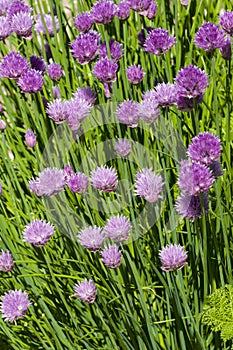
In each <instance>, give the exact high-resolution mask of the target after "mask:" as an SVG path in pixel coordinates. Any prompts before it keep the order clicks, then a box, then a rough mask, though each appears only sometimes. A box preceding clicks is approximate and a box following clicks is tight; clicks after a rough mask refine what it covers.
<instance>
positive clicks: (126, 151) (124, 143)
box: [115, 139, 131, 158]
mask: <svg viewBox="0 0 233 350" xmlns="http://www.w3.org/2000/svg"><path fill="white" fill-rule="evenodd" d="M115 151H116V152H117V153H118V154H119V155H120V156H121V157H123V158H127V157H128V156H129V155H130V152H131V143H130V141H129V140H123V139H122V140H118V141H117V144H116V146H115Z"/></svg>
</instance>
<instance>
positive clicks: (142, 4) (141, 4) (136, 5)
mask: <svg viewBox="0 0 233 350" xmlns="http://www.w3.org/2000/svg"><path fill="white" fill-rule="evenodd" d="M128 3H129V5H130V7H131V9H132V10H134V11H136V12H138V13H139V14H144V12H145V11H146V10H147V9H148V8H149V6H150V4H151V0H128Z"/></svg>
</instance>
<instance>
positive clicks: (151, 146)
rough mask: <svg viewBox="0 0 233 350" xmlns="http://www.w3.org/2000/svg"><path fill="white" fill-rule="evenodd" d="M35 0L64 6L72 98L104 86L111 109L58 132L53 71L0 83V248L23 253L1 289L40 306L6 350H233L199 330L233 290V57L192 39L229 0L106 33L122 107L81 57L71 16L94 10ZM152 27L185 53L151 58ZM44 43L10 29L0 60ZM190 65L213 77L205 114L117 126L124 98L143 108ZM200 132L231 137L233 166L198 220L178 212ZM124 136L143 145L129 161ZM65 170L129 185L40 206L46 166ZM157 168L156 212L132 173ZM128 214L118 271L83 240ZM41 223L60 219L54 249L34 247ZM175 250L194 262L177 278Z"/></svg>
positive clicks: (0, 337)
mask: <svg viewBox="0 0 233 350" xmlns="http://www.w3.org/2000/svg"><path fill="white" fill-rule="evenodd" d="M30 5H31V6H32V7H33V9H34V15H36V14H38V13H42V14H43V13H48V12H52V10H53V9H54V8H56V12H57V15H58V18H59V23H60V27H61V29H60V31H59V32H58V33H57V34H56V35H55V37H54V38H49V37H47V41H48V42H49V44H50V47H51V51H52V55H53V59H54V61H55V62H57V63H60V64H61V65H62V66H63V69H64V72H65V75H64V77H63V78H62V79H61V81H60V82H59V84H58V85H59V88H60V90H61V96H62V98H70V97H71V95H72V92H74V91H75V90H76V89H77V87H79V86H86V85H89V86H91V87H93V88H95V90H96V92H97V105H100V106H95V108H93V110H92V113H91V115H90V116H89V117H88V118H87V119H86V120H85V122H84V123H83V125H82V129H81V131H80V132H79V134H78V135H76V136H75V137H74V135H73V136H72V133H71V132H70V130H68V128H66V126H65V125H64V126H63V125H62V126H59V127H58V126H56V125H55V124H54V123H53V122H52V121H51V120H50V119H49V118H48V117H47V116H46V113H45V109H44V106H43V102H42V96H44V97H45V98H46V99H47V100H48V101H52V100H53V93H52V83H51V81H50V80H49V79H48V77H47V78H45V85H44V87H43V92H42V93H38V94H37V95H23V94H21V93H20V91H19V89H18V88H17V86H16V84H15V82H14V81H10V80H8V79H2V80H1V83H0V94H1V103H2V105H3V106H4V115H3V116H2V118H3V119H4V120H6V121H7V128H6V130H5V131H3V132H1V134H0V138H1V140H0V158H1V160H0V179H1V183H2V186H3V194H2V196H1V198H0V207H1V213H0V219H1V220H0V222H1V225H0V235H1V241H0V248H1V249H4V250H9V251H10V252H11V253H12V255H13V257H14V260H15V267H14V269H13V271H12V272H10V273H3V272H2V273H1V274H0V279H1V283H0V295H3V294H4V293H5V292H7V291H9V290H10V289H20V288H22V289H23V290H26V291H27V292H28V294H29V298H30V300H31V301H32V303H33V304H32V306H30V308H29V310H28V312H27V315H26V316H25V318H23V319H21V320H18V321H17V324H10V323H6V322H4V321H3V320H2V319H0V349H1V350H7V349H9V350H12V349H15V350H19V349H22V350H28V349H30V350H31V349H32V350H34V349H36V350H39V349H45V350H53V349H56V350H66V349H69V350H74V349H75V350H76V349H77V350H78V349H98V350H100V349H106V350H110V349H123V350H135V349H138V350H144V349H152V350H157V349H158V350H160V349H169V350H170V349H171V350H180V349H181V350H187V349H211V350H216V349H230V348H231V345H232V342H231V341H228V342H224V341H223V340H221V338H220V335H219V333H212V332H211V330H210V329H209V328H207V327H205V326H203V325H202V324H201V318H200V312H202V310H203V305H204V302H205V300H206V297H207V295H209V294H211V293H212V292H214V291H215V290H216V289H217V288H220V287H223V286H225V284H232V264H233V254H232V250H233V246H232V215H233V210H232V189H233V188H232V176H233V173H232V155H231V152H232V139H233V124H232V120H233V119H232V93H233V86H232V63H233V61H229V62H226V61H225V60H224V59H223V58H221V56H220V54H219V52H218V51H216V52H214V54H213V55H212V56H211V55H210V54H207V53H205V52H204V51H203V50H201V49H199V48H197V47H196V46H195V45H194V44H193V38H194V35H195V32H196V31H197V30H198V28H199V26H200V25H201V24H202V23H203V22H206V21H213V22H214V23H218V15H219V14H220V11H221V10H222V9H225V10H226V9H232V4H231V1H230V0H229V1H227V0H224V1H222V0H219V1H202V0H200V1H195V0H191V1H190V5H189V6H188V7H187V8H186V7H184V6H182V5H181V4H180V2H179V1H176V0H175V1H170V2H169V1H167V0H158V14H157V15H156V17H155V19H154V20H152V21H150V20H148V19H146V18H144V17H142V16H139V15H137V14H135V13H133V12H132V13H131V16H130V18H129V19H128V20H127V21H125V22H121V21H119V20H118V19H117V18H115V19H114V20H113V22H112V23H111V24H109V25H106V26H101V25H97V26H95V29H97V30H98V31H99V32H100V33H101V35H102V38H103V40H104V39H106V40H108V39H109V38H111V37H114V38H115V39H116V40H117V41H119V42H120V43H122V44H123V46H124V57H123V59H122V60H121V61H120V69H119V72H118V79H117V81H116V82H115V83H113V94H112V99H111V100H110V101H107V100H106V98H105V96H104V91H103V86H102V85H101V84H100V83H99V82H98V81H96V79H95V78H94V77H93V75H92V74H91V69H92V66H93V63H92V64H89V65H85V66H81V65H78V64H77V62H76V61H75V60H74V59H73V58H72V56H71V53H70V50H69V43H70V42H71V41H72V40H74V38H75V36H76V35H77V34H78V32H77V31H76V30H75V28H74V24H73V20H72V18H73V17H75V16H76V14H77V13H78V11H83V10H88V9H90V7H91V5H92V2H91V1H89V2H86V1H85V2H84V1H68V2H66V3H64V2H63V1H56V2H53V1H52V0H51V1H50V0H49V1H38V2H35V1H32V0H31V1H30ZM145 26H152V27H163V28H166V29H168V30H169V32H170V33H171V34H173V35H175V36H176V45H175V46H174V47H173V48H172V49H171V51H169V52H168V53H167V54H166V55H165V56H164V57H155V56H153V55H150V54H147V53H144V52H143V51H142V50H141V48H140V46H139V43H138V40H137V34H138V33H139V32H140V30H141V28H143V27H145ZM41 40H43V41H44V39H43V38H42V36H41V38H39V37H38V36H37V35H34V36H33V38H32V40H25V39H19V38H17V37H16V36H14V35H12V36H11V37H10V39H9V40H8V39H7V40H6V42H5V43H4V42H0V51H1V56H4V55H6V53H7V52H9V51H10V50H19V51H20V52H21V53H22V54H23V55H25V56H27V57H28V58H29V57H30V56H31V55H32V54H37V55H39V53H40V41H41ZM42 51H43V52H42V54H43V55H45V50H44V49H43V50H42ZM44 57H45V56H44ZM139 63H140V64H141V65H142V67H143V69H144V70H145V72H146V73H147V74H146V76H145V78H144V79H143V82H142V84H141V85H140V86H139V87H133V86H130V85H129V83H128V81H127V79H126V74H125V69H126V67H127V66H129V65H131V64H139ZM190 63H193V64H195V65H197V66H199V67H200V68H201V69H204V70H205V71H206V73H207V74H208V75H209V81H210V85H209V87H208V88H207V92H206V94H205V98H204V102H203V103H202V104H201V105H199V106H198V107H197V108H196V110H195V111H192V112H190V113H181V112H179V111H177V110H176V109H175V108H173V109H172V110H171V111H161V115H160V117H159V120H158V121H157V122H156V123H155V124H154V125H152V126H148V125H145V124H144V123H141V124H140V125H139V127H138V128H136V129H133V130H132V129H128V128H126V127H125V126H123V125H119V124H118V123H116V118H115V116H114V110H115V108H116V105H117V102H121V101H123V100H124V99H128V98H133V99H135V100H136V101H140V100H141V95H142V93H143V92H145V91H146V90H148V89H152V88H153V86H154V84H155V83H156V82H157V81H159V80H161V79H162V80H164V81H169V82H173V79H174V78H175V76H176V74H177V72H178V70H179V69H180V68H182V67H183V66H185V65H188V64H190ZM28 128H31V129H32V130H33V131H34V132H35V133H36V135H37V140H38V142H37V145H36V147H35V148H34V149H29V148H27V147H26V146H25V142H24V133H25V131H26V130H27V129H28ZM199 131H202V132H203V131H209V132H213V133H214V134H216V135H217V136H219V138H220V139H221V140H222V147H223V152H222V158H221V162H222V164H223V168H224V169H225V172H224V175H223V176H222V177H220V178H219V179H218V180H217V181H216V182H215V184H214V187H213V189H212V190H211V192H210V210H209V213H208V214H206V215H205V216H203V217H202V218H201V219H198V220H196V221H195V222H194V223H190V222H189V221H188V220H182V219H180V218H178V217H177V215H176V214H175V212H174V203H175V199H176V198H177V195H178V188H177V185H176V181H177V174H178V165H179V160H181V159H182V158H183V157H185V149H186V147H187V145H188V144H189V143H190V141H191V138H192V137H193V136H194V135H196V134H197V133H198V132H199ZM122 136H124V137H127V138H129V139H130V140H132V145H133V151H132V155H131V156H130V158H129V160H123V159H121V158H117V157H116V155H115V154H114V152H112V148H113V145H114V140H115V139H116V138H118V137H122ZM140 145H141V146H140ZM145 153H146V157H145ZM67 163H69V164H70V165H72V167H73V168H74V170H76V171H79V170H82V171H84V172H85V173H86V174H87V175H89V173H90V170H92V169H93V168H95V167H96V166H97V165H102V164H105V163H106V164H108V165H112V166H114V167H115V168H116V169H117V171H118V174H119V179H120V186H119V190H118V191H117V192H116V194H109V195H106V194H105V195H99V193H97V192H95V191H94V190H92V191H93V192H91V189H90V192H89V194H88V195H86V196H84V197H81V196H79V195H77V196H76V195H74V194H72V193H71V192H70V191H68V190H67V191H65V192H64V193H62V194H59V195H58V196H56V197H52V198H50V199H46V198H37V197H36V196H35V195H34V194H32V193H31V192H30V191H29V188H28V181H29V180H30V178H32V177H35V176H37V175H38V172H39V171H41V170H42V169H44V167H47V166H57V167H63V166H64V165H65V164H67ZM145 166H149V167H154V168H155V170H156V171H157V172H158V173H159V174H162V175H163V177H164V180H165V193H164V200H163V201H162V202H161V205H160V206H158V207H154V206H152V205H148V204H146V202H144V201H142V200H139V199H138V198H136V197H135V196H133V195H132V191H133V182H134V176H135V174H136V173H137V172H138V171H139V170H140V169H141V168H142V167H145ZM143 209H145V210H144V211H143ZM119 212H121V213H122V214H124V215H126V216H128V217H129V218H130V220H131V221H132V223H133V230H132V240H131V241H130V242H129V244H127V245H123V246H122V252H123V262H122V265H121V266H120V267H119V268H118V269H117V270H110V269H107V268H106V267H105V266H104V265H103V263H102V262H101V260H100V256H99V253H96V254H93V253H89V252H88V251H87V250H86V249H83V248H82V247H81V246H80V245H79V244H78V242H77V238H76V234H77V233H78V231H79V230H80V229H81V228H82V227H83V226H84V225H86V224H89V225H100V226H103V225H104V223H105V221H106V220H107V219H108V218H109V217H110V216H111V215H112V214H113V213H114V214H115V213H119ZM37 218H40V219H46V220H50V222H52V223H54V225H55V227H56V234H55V235H54V236H53V238H52V239H51V240H50V241H49V243H48V244H47V245H46V246H45V247H43V248H35V247H33V246H31V245H30V244H28V243H24V242H22V232H23V230H24V227H25V226H26V225H27V224H28V223H29V222H30V221H31V220H32V219H37ZM168 243H180V244H182V245H184V246H185V249H186V250H187V251H188V265H187V266H185V268H184V269H182V270H180V271H177V272H174V273H165V272H162V271H161V269H160V262H159V259H158V251H159V249H161V248H162V247H163V246H164V245H166V244H168ZM83 278H92V279H93V280H94V282H95V284H96V286H97V288H98V294H97V295H98V296H97V299H96V301H95V303H94V304H93V305H87V304H84V303H83V302H80V301H79V300H78V299H77V298H75V297H70V296H71V295H72V294H73V293H74V292H73V287H74V284H75V283H77V282H78V281H80V280H82V279H83Z"/></svg>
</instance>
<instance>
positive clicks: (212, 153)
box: [187, 132, 222, 165]
mask: <svg viewBox="0 0 233 350" xmlns="http://www.w3.org/2000/svg"><path fill="white" fill-rule="evenodd" d="M221 149H222V147H221V141H220V139H219V138H218V137H217V136H215V135H214V134H211V133H209V132H203V133H199V134H198V135H197V136H195V137H194V138H193V139H192V143H191V144H190V145H189V147H188V150H187V155H188V156H189V157H190V159H191V160H192V161H196V162H200V163H203V164H205V165H210V164H211V163H213V161H215V160H217V159H218V157H220V155H221Z"/></svg>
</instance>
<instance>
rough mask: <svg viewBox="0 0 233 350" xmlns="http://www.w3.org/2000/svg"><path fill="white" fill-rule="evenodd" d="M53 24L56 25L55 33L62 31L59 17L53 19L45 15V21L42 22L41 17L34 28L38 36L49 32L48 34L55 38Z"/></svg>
mask: <svg viewBox="0 0 233 350" xmlns="http://www.w3.org/2000/svg"><path fill="white" fill-rule="evenodd" d="M53 22H54V25H55V31H56V32H58V31H59V29H60V26H59V21H58V18H57V16H53V17H52V16H51V15H49V14H46V13H45V14H44V15H43V20H42V17H41V16H40V15H39V16H38V18H37V22H36V24H35V26H34V28H35V31H36V32H37V33H38V34H39V33H43V34H44V35H46V31H48V34H49V35H50V36H54V34H55V33H54V25H53ZM44 23H45V25H44Z"/></svg>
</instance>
